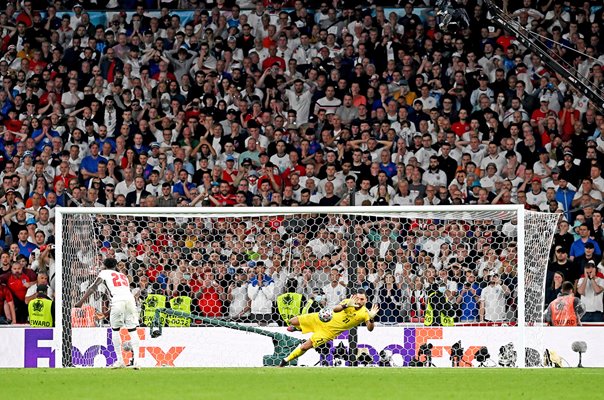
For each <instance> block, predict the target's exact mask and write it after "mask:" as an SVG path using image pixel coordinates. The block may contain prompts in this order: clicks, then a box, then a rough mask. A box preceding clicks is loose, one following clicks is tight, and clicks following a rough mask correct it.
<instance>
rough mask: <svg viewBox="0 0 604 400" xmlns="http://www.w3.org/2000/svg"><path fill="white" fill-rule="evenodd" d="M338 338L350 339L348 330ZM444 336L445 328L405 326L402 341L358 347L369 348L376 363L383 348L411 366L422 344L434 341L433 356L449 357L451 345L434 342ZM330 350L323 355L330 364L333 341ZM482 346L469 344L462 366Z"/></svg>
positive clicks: (360, 346) (469, 360) (472, 357)
mask: <svg viewBox="0 0 604 400" xmlns="http://www.w3.org/2000/svg"><path fill="white" fill-rule="evenodd" d="M338 339H340V340H348V332H344V333H342V334H341V335H340V336H339V337H338ZM442 339H444V337H443V329H442V328H431V327H426V328H404V329H403V337H402V343H400V344H399V343H393V344H389V345H387V346H385V347H384V348H383V349H381V350H380V349H377V348H375V347H374V346H372V345H369V344H366V343H359V344H358V345H357V348H358V349H367V351H368V352H369V355H370V356H371V358H372V359H373V362H374V363H375V364H378V362H379V360H380V355H379V353H380V352H381V351H382V350H389V351H391V352H392V355H395V354H397V355H400V356H401V357H402V359H403V365H404V366H409V363H410V362H411V360H412V359H413V357H415V356H416V355H417V353H418V350H419V348H420V346H422V345H424V344H427V343H432V345H433V347H432V357H434V358H441V357H443V358H447V359H448V358H449V355H450V354H451V346H450V345H449V346H441V345H437V344H434V341H435V340H436V341H438V340H442ZM329 346H330V351H329V353H328V354H327V355H326V356H322V358H324V359H325V361H327V362H328V363H329V364H330V365H332V364H333V358H334V345H333V343H330V344H329ZM479 348H480V346H469V347H468V348H467V349H466V350H465V352H464V355H463V360H464V361H465V363H461V365H460V366H467V367H469V366H471V364H470V363H471V361H472V360H473V359H474V353H476V351H477V350H478V349H479Z"/></svg>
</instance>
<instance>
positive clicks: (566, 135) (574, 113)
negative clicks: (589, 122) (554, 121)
mask: <svg viewBox="0 0 604 400" xmlns="http://www.w3.org/2000/svg"><path fill="white" fill-rule="evenodd" d="M573 101H574V99H573V96H572V95H568V96H565V97H564V108H562V110H560V112H559V113H558V115H559V116H560V125H561V126H562V140H563V141H567V140H569V139H570V137H571V136H572V134H573V130H574V129H575V128H574V126H575V122H577V121H580V119H579V110H576V109H574V108H573Z"/></svg>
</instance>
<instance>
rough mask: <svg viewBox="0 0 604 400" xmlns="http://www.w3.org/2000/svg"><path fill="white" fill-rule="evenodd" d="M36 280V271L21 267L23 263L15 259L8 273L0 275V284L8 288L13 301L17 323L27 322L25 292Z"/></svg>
mask: <svg viewBox="0 0 604 400" xmlns="http://www.w3.org/2000/svg"><path fill="white" fill-rule="evenodd" d="M36 282H37V277H36V273H35V272H34V271H33V270H31V269H29V268H23V265H22V264H21V263H20V262H18V261H16V262H13V264H12V266H11V270H10V273H6V274H4V275H2V276H1V277H0V285H2V284H5V285H6V286H8V289H9V290H10V292H11V294H12V296H13V300H14V303H15V314H16V320H17V323H19V324H25V323H27V316H28V311H27V305H26V304H25V294H26V293H27V289H29V287H30V286H32V285H35V284H36Z"/></svg>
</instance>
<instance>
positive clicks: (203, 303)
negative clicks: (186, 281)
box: [197, 269, 224, 317]
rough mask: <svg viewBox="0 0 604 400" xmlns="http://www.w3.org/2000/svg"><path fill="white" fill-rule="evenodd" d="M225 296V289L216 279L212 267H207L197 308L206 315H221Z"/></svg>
mask: <svg viewBox="0 0 604 400" xmlns="http://www.w3.org/2000/svg"><path fill="white" fill-rule="evenodd" d="M223 296H224V289H223V288H222V286H220V285H219V284H218V281H216V280H215V279H214V273H213V272H212V270H211V269H206V270H205V271H204V277H203V283H202V286H201V291H200V294H199V297H198V298H197V310H198V311H199V313H201V315H203V316H205V317H220V316H221V315H222V314H221V311H220V310H221V308H222V298H223Z"/></svg>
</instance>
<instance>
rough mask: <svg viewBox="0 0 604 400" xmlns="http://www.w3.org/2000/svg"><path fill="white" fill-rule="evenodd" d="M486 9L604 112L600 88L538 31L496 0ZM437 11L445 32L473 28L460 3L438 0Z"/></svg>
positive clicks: (602, 94) (548, 65) (493, 17)
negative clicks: (528, 27)
mask: <svg viewBox="0 0 604 400" xmlns="http://www.w3.org/2000/svg"><path fill="white" fill-rule="evenodd" d="M484 6H485V7H486V9H487V10H488V12H489V13H490V14H491V16H492V21H493V22H495V23H496V24H498V25H500V26H501V27H502V28H503V29H506V30H508V31H510V32H512V34H513V35H514V36H515V37H516V39H517V40H518V42H520V43H521V44H522V45H523V46H525V47H526V48H528V49H529V50H531V51H533V52H535V53H536V54H537V55H538V56H539V57H541V59H542V60H543V62H544V63H545V65H547V67H548V68H549V69H551V70H552V71H553V72H555V73H556V74H558V75H559V76H561V77H564V79H565V80H566V81H567V82H568V83H569V84H570V85H571V86H572V87H574V88H575V89H576V90H577V91H579V92H581V93H583V94H584V95H585V96H586V97H587V98H588V99H589V101H591V102H592V104H593V105H594V107H595V108H596V109H597V111H599V112H602V113H604V92H603V91H602V90H601V89H600V88H599V87H596V86H595V85H592V84H591V83H590V82H589V80H588V79H587V77H585V76H582V75H581V74H579V72H578V71H577V70H576V68H575V67H574V66H572V65H571V64H569V63H568V62H566V61H565V60H564V59H562V58H561V57H559V56H558V55H557V54H555V53H553V52H551V51H550V49H548V48H547V46H546V45H545V43H543V42H542V41H541V40H538V39H539V38H540V36H539V35H538V34H537V33H536V32H532V31H530V30H527V29H525V28H524V27H523V26H521V25H520V24H519V23H518V22H517V21H515V20H514V18H513V17H512V16H510V15H509V14H507V13H505V12H504V11H503V10H502V9H501V8H500V7H499V6H497V5H496V4H495V2H494V1H493V0H484ZM435 9H436V16H437V19H438V23H439V27H440V28H441V29H443V30H444V31H451V32H454V31H457V30H458V29H464V28H467V27H468V26H469V25H470V19H469V17H468V14H467V12H466V11H465V9H464V8H463V6H461V5H460V4H458V3H457V0H438V1H437V2H436V5H435ZM549 40H551V39H549ZM571 50H572V51H573V52H575V53H577V54H581V55H583V56H585V57H589V56H588V55H586V54H583V53H580V52H577V51H576V50H574V49H571Z"/></svg>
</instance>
